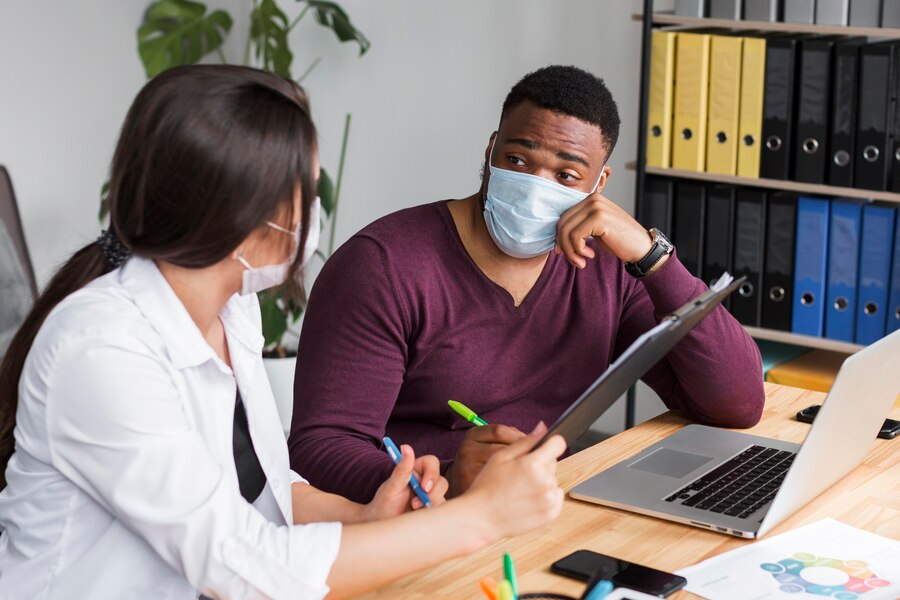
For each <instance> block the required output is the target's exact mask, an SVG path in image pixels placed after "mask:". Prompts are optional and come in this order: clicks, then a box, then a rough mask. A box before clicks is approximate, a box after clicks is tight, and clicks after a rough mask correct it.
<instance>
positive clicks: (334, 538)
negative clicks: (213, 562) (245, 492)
mask: <svg viewBox="0 0 900 600" xmlns="http://www.w3.org/2000/svg"><path fill="white" fill-rule="evenodd" d="M342 531H343V528H342V525H341V524H340V523H312V524H309V525H295V526H293V527H291V528H290V536H291V538H292V539H291V541H290V548H289V549H288V553H287V555H286V556H277V557H276V556H269V555H268V553H266V552H265V551H264V550H263V549H262V548H260V547H259V546H257V545H254V544H252V543H249V542H248V541H247V540H245V539H243V538H241V537H237V536H236V537H232V538H231V539H228V540H226V541H225V543H224V545H223V548H222V556H223V559H224V562H225V565H226V566H228V568H230V569H231V570H232V571H233V572H234V573H236V574H237V575H238V576H239V577H241V578H242V579H244V580H245V581H246V582H247V583H249V584H250V585H251V586H253V587H254V588H255V589H256V590H258V591H259V592H261V593H262V594H263V595H265V596H266V597H268V598H272V599H273V600H282V599H284V600H288V599H294V598H315V599H321V598H325V596H327V595H328V592H329V591H330V589H329V587H328V583H327V581H328V574H329V573H330V572H331V567H332V565H333V564H334V561H335V560H336V559H337V554H338V550H339V549H340V546H341V533H342Z"/></svg>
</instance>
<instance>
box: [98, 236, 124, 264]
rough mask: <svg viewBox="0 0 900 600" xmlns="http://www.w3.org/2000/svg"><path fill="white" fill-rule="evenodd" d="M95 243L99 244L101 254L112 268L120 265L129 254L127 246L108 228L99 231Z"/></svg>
mask: <svg viewBox="0 0 900 600" xmlns="http://www.w3.org/2000/svg"><path fill="white" fill-rule="evenodd" d="M97 243H98V244H100V249H101V250H102V251H103V256H105V257H106V262H108V263H109V264H110V265H111V266H112V268H113V269H118V268H119V267H121V266H122V263H124V262H125V261H126V260H128V258H129V257H130V256H131V251H130V250H129V249H128V247H127V246H125V244H123V243H122V241H121V240H119V238H118V237H116V234H115V233H113V232H112V230H110V229H104V230H103V231H101V232H100V237H99V238H97Z"/></svg>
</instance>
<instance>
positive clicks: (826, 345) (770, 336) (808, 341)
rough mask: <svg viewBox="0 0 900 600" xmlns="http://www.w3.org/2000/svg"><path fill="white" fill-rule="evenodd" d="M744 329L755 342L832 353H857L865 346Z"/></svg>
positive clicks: (773, 330) (783, 332)
mask: <svg viewBox="0 0 900 600" xmlns="http://www.w3.org/2000/svg"><path fill="white" fill-rule="evenodd" d="M744 329H745V330H746V331H747V333H749V334H750V337H752V338H754V339H757V340H769V341H770V342H781V343H784V344H794V345H795V346H806V347H807V348H817V349H819V350H831V351H833V352H844V353H846V354H853V353H854V352H859V351H860V350H862V349H863V348H865V346H861V345H860V344H852V343H850V342H841V341H838V340H829V339H826V338H820V337H813V336H809V335H800V334H797V333H791V332H789V331H778V330H777V329H763V328H761V327H748V326H746V325H744Z"/></svg>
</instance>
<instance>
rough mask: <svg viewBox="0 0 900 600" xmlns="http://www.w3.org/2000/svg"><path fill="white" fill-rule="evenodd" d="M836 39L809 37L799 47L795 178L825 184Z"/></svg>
mask: <svg viewBox="0 0 900 600" xmlns="http://www.w3.org/2000/svg"><path fill="white" fill-rule="evenodd" d="M834 47H835V40H834V39H833V38H817V39H811V40H806V41H804V42H803V46H802V48H801V50H800V73H799V75H798V78H799V79H798V86H797V95H798V96H799V98H798V102H797V138H796V142H795V145H794V179H796V180H797V181H804V182H807V183H824V182H825V172H826V167H825V164H826V158H827V156H828V152H827V148H826V145H827V142H828V116H829V112H830V105H831V62H832V56H833V54H834Z"/></svg>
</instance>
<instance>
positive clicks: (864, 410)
mask: <svg viewBox="0 0 900 600" xmlns="http://www.w3.org/2000/svg"><path fill="white" fill-rule="evenodd" d="M898 394H900V331H896V332H894V333H892V334H891V335H889V336H887V337H885V338H882V339H881V340H879V341H878V342H875V343H874V344H872V345H870V346H868V347H866V348H864V349H863V350H861V351H859V352H857V353H856V354H854V355H852V356H850V357H849V358H847V359H846V360H845V361H844V364H843V365H842V366H841V369H840V371H839V372H838V375H837V378H836V379H835V380H834V384H833V386H832V388H831V391H830V392H829V393H828V397H827V398H826V400H825V403H824V405H823V406H822V409H821V410H820V411H819V414H818V415H817V416H816V419H815V421H814V423H813V425H812V426H811V427H810V430H809V433H808V434H807V436H806V439H805V440H804V442H803V444H802V445H800V444H794V443H790V442H783V441H780V440H775V439H770V438H766V437H760V436H755V435H748V434H745V433H739V432H736V431H729V430H726V429H716V428H714V427H706V426H704V425H689V426H687V427H685V428H683V429H681V430H679V431H678V432H676V433H674V434H672V435H670V436H668V437H667V438H665V439H663V440H662V441H660V442H658V443H656V444H653V445H652V446H650V447H649V448H647V449H646V450H644V451H643V452H640V453H638V454H636V455H634V456H632V457H631V458H628V459H626V460H624V461H622V462H620V463H618V464H616V465H614V466H613V467H611V468H609V469H607V470H606V471H603V472H602V473H600V474H598V475H596V476H594V477H592V478H591V479H588V480H587V481H585V482H584V483H582V484H580V485H578V486H577V487H575V488H574V489H573V490H572V491H571V492H570V495H571V496H572V497H573V498H576V499H578V500H585V501H587V502H593V503H596V504H602V505H604V506H611V507H614V508H620V509H623V510H629V511H633V512H637V513H640V514H644V515H650V516H654V517H660V518H662V519H668V520H670V521H676V522H678V523H685V524H687V525H694V526H696V527H702V528H705V529H710V530H712V531H718V532H721V533H727V534H731V535H736V536H739V537H743V538H757V537H762V536H763V535H765V534H766V533H768V532H769V531H771V530H772V528H774V527H775V526H776V525H778V524H779V523H781V522H782V521H783V520H784V519H786V518H787V517H789V516H790V515H791V514H793V513H794V512H796V511H797V510H799V509H800V508H801V507H803V506H804V505H806V504H807V503H808V502H810V501H811V500H813V499H814V498H816V497H817V496H818V495H819V494H821V493H822V492H824V491H825V490H826V489H828V488H829V487H831V486H832V485H833V484H834V483H836V482H837V481H838V480H840V479H841V478H842V477H844V476H845V475H846V474H847V473H849V472H850V471H852V470H853V469H854V468H855V467H856V466H857V465H859V464H860V462H862V460H863V458H864V457H865V455H866V453H867V452H868V451H869V448H871V446H872V442H873V440H874V439H875V436H876V435H877V433H878V430H879V429H880V427H881V424H882V422H883V420H884V418H885V417H886V416H887V414H888V412H890V410H891V407H892V406H893V404H894V401H895V399H896V398H897V396H898ZM785 418H787V417H785ZM893 443H900V442H893Z"/></svg>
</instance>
